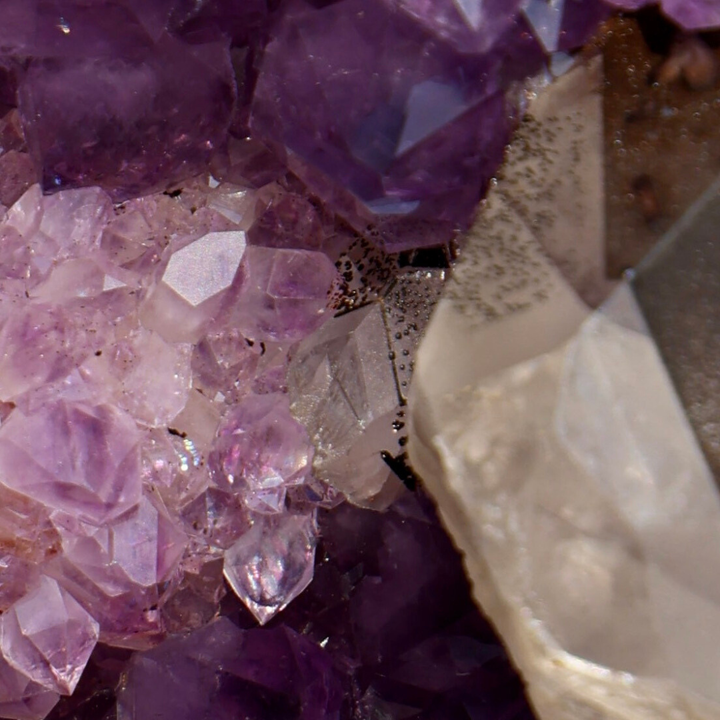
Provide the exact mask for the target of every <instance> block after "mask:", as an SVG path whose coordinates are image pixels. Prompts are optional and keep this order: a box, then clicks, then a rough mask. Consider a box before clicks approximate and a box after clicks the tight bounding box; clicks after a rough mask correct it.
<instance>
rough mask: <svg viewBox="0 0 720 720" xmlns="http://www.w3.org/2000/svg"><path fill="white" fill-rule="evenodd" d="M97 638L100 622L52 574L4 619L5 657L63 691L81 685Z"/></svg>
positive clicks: (0, 627)
mask: <svg viewBox="0 0 720 720" xmlns="http://www.w3.org/2000/svg"><path fill="white" fill-rule="evenodd" d="M97 640H98V624H97V622H96V621H95V620H94V619H93V618H92V616H91V615H90V614H89V613H87V612H86V611H85V610H84V609H83V608H82V607H81V606H80V605H79V604H78V602H77V601H76V600H75V599H74V598H73V597H72V596H71V595H70V594H69V593H68V592H67V591H65V590H63V589H62V588H61V587H60V586H59V585H58V584H57V582H56V581H55V580H53V579H51V578H49V577H46V576H43V577H41V579H40V582H39V583H38V584H37V586H36V587H35V588H33V589H32V590H31V591H30V593H28V594H27V595H26V596H25V597H23V598H22V599H20V600H18V601H17V602H16V603H15V604H14V605H13V606H12V607H11V608H10V609H9V610H8V611H7V612H6V613H5V614H3V616H2V618H1V619H0V650H1V651H2V654H3V656H4V658H5V660H7V661H8V662H9V663H10V664H11V665H13V666H14V667H15V668H16V669H17V670H19V671H20V672H22V673H24V674H25V675H27V676H28V677H29V678H30V679H31V680H33V681H34V682H37V683H38V684H40V685H42V686H43V687H45V688H47V689H48V690H51V691H53V692H58V693H61V694H63V695H70V694H71V693H72V692H73V690H74V689H75V686H76V685H77V683H78V681H79V680H80V675H81V674H82V671H83V669H84V668H85V665H86V664H87V661H88V659H89V658H90V653H91V652H92V650H93V648H94V647H95V643H96V642H97Z"/></svg>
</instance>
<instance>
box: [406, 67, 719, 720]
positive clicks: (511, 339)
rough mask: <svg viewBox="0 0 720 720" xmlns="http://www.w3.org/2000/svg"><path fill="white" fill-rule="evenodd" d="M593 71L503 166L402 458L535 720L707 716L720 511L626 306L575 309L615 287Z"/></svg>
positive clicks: (437, 322)
mask: <svg viewBox="0 0 720 720" xmlns="http://www.w3.org/2000/svg"><path fill="white" fill-rule="evenodd" d="M598 70H599V68H598V67H595V68H594V69H593V66H592V65H590V66H589V67H586V68H577V69H575V70H574V71H572V72H571V73H570V74H569V75H568V76H567V77H565V78H563V79H562V80H561V81H559V82H558V83H557V84H556V85H555V86H553V87H551V88H549V89H547V90H546V91H544V92H543V93H541V94H540V95H539V96H538V98H537V101H536V102H535V103H534V104H533V105H532V106H531V108H530V112H529V114H530V116H531V119H530V121H529V124H528V123H527V122H526V123H525V125H524V127H523V128H521V130H520V131H519V133H518V134H517V136H516V141H515V143H514V144H513V145H511V147H510V148H509V150H508V162H507V164H506V166H505V168H504V170H503V172H502V174H501V176H500V177H499V179H498V183H497V186H496V187H495V188H493V190H492V191H491V193H490V194H489V196H488V199H487V201H486V204H485V206H484V207H483V209H482V211H481V213H480V217H479V219H478V222H477V223H476V225H475V227H474V228H473V230H472V231H471V232H470V234H469V237H468V238H467V241H466V245H465V247H464V249H463V257H462V259H461V261H460V262H459V264H458V265H457V267H456V268H455V272H454V274H453V278H452V279H451V280H450V282H449V284H448V286H447V288H446V293H445V296H444V297H443V298H442V299H441V301H440V303H439V304H438V307H437V309H436V312H435V314H434V316H433V319H432V320H431V322H430V324H429V326H428V328H427V331H426V333H425V337H424V339H423V341H422V344H421V347H420V350H419V352H418V354H417V356H416V369H415V373H414V375H413V387H412V391H411V397H410V420H411V432H410V443H409V454H410V460H411V462H412V465H413V467H414V468H415V469H416V470H417V471H418V472H419V474H420V475H421V476H422V478H423V479H424V480H425V481H426V484H427V487H428V488H429V489H430V490H431V491H432V492H433V493H434V495H435V497H436V499H437V501H438V504H439V508H440V513H441V515H442V516H443V519H444V520H445V522H446V525H447V527H448V529H449V530H450V532H451V533H452V534H453V536H454V538H455V540H456V542H457V544H458V546H459V547H460V548H461V549H462V550H463V552H464V554H465V562H466V565H467V568H468V572H469V575H470V577H471V579H472V581H473V584H474V592H475V596H476V598H477V599H478V601H479V603H480V605H481V606H482V607H483V608H484V610H485V611H486V612H487V613H488V615H489V616H490V617H491V619H492V620H493V622H494V624H495V626H496V627H497V629H498V630H499V632H500V634H501V635H502V637H503V639H504V641H505V642H506V643H507V646H508V648H509V650H510V653H511V655H512V656H513V659H514V661H515V663H516V665H517V667H518V668H519V669H520V670H521V672H522V673H523V675H524V676H525V679H526V682H527V685H528V692H529V696H530V698H531V700H532V702H533V705H534V706H535V709H536V711H537V713H538V715H539V717H541V718H543V720H635V719H636V718H637V719H640V718H643V719H644V718H648V719H649V718H677V719H678V720H699V719H700V718H702V719H703V720H708V719H710V718H712V719H713V720H714V719H716V718H720V691H719V690H718V688H719V687H720V685H718V682H717V678H718V668H720V650H718V648H720V630H719V628H720V610H718V608H719V607H720V581H718V578H720V551H719V549H720V497H718V493H717V490H716V488H715V486H714V483H713V478H712V474H711V472H710V469H709V467H708V465H707V462H706V460H705V458H704V456H703V455H702V453H701V451H700V448H699V447H698V443H697V440H696V438H695V436H694V435H693V432H692V429H691V427H690V425H689V423H688V420H687V417H686V416H685V413H684V410H683V407H682V405H681V403H680V402H679V400H678V397H677V394H676V392H675V389H674V387H673V384H672V382H671V380H670V377H669V375H668V373H667V370H666V368H665V366H664V364H663V361H662V359H661V357H660V354H659V352H658V349H657V347H656V345H655V343H654V341H653V337H652V336H651V335H650V334H649V332H648V330H647V327H646V326H645V322H644V318H643V314H642V310H641V308H640V307H639V306H638V305H637V303H636V302H635V299H634V296H633V294H632V292H631V290H630V288H629V287H628V286H627V285H621V286H620V287H618V288H616V289H615V290H614V291H613V293H612V294H611V295H610V297H609V298H607V299H605V300H604V302H602V304H601V305H600V308H599V309H598V310H596V311H595V312H594V313H593V312H591V309H590V307H588V306H587V305H584V304H583V303H581V302H580V300H579V296H581V297H582V298H583V299H584V300H586V302H588V303H590V304H596V303H597V302H599V301H600V300H602V299H603V297H604V296H605V294H606V292H607V290H608V289H610V286H609V285H608V284H607V283H605V282H604V281H603V280H602V275H603V273H602V272H601V269H602V254H601V253H598V252H595V250H598V249H601V247H602V244H601V240H602V223H601V222H600V221H599V217H600V211H601V208H602V203H603V194H602V167H601V164H600V162H599V160H600V158H601V155H600V139H601V130H602V125H601V122H600V117H601V116H600V107H599V96H598V95H597V93H596V92H595V91H594V90H593V88H594V87H597V82H598V80H599V77H598V75H594V74H593V73H596V72H597V71H598ZM559 108H563V110H562V111H560V110H559ZM528 130H531V132H528ZM573 157H575V158H577V160H576V161H575V162H573V161H572V158H573ZM537 178H542V180H541V181H540V185H539V184H538V180H537ZM718 187H720V181H719V183H718V186H717V187H716V188H715V190H714V191H713V192H715V193H717V192H718V189H717V188H718ZM581 246H582V252H580V251H579V250H576V248H578V249H579V248H580V247H581ZM574 250H576V251H575V252H573V251H574ZM563 259H564V260H565V261H564V262H563ZM554 263H556V264H557V265H556V264H554Z"/></svg>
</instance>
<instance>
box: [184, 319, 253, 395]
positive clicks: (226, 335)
mask: <svg viewBox="0 0 720 720" xmlns="http://www.w3.org/2000/svg"><path fill="white" fill-rule="evenodd" d="M260 353H261V348H260V345H259V343H257V344H256V343H255V342H253V341H252V340H251V341H249V342H248V340H247V339H246V338H245V337H243V335H242V333H240V332H239V331H238V330H237V329H235V328H232V327H231V328H223V329H214V330H211V331H210V332H208V334H207V335H205V337H204V338H202V339H201V340H200V342H198V343H197V344H196V345H195V347H194V348H193V354H192V370H193V381H194V382H195V384H196V386H197V387H200V388H202V389H203V391H205V392H206V394H207V395H208V396H210V397H214V396H215V394H216V393H218V392H222V394H223V395H224V396H225V397H226V398H227V399H228V400H237V399H239V397H240V396H241V395H243V394H244V393H245V391H246V388H247V386H248V385H249V384H250V383H251V382H252V379H253V377H254V376H255V372H256V370H257V368H258V364H259V362H260Z"/></svg>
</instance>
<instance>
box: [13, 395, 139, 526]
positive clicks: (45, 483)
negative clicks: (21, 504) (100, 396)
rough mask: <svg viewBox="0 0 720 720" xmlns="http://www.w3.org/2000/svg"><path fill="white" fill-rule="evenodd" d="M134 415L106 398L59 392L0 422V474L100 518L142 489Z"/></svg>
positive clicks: (51, 502) (44, 498)
mask: <svg viewBox="0 0 720 720" xmlns="http://www.w3.org/2000/svg"><path fill="white" fill-rule="evenodd" d="M138 440H139V435H138V432H137V430H136V427H135V423H134V422H133V421H132V418H130V417H129V416H128V415H126V414H125V413H123V412H122V411H120V410H118V409H116V408H113V407H111V406H108V405H98V406H90V405H86V404H83V403H70V402H66V401H63V400H60V401H58V402H56V403H54V404H51V405H47V406H45V407H43V408H42V409H39V410H37V411H36V412H34V413H32V414H29V415H24V414H23V413H21V412H20V411H19V410H16V411H15V412H14V413H13V414H12V416H11V418H10V419H9V420H8V421H7V422H6V423H3V425H2V427H0V467H1V468H2V481H3V483H4V484H5V485H6V486H8V487H10V488H11V489H14V490H17V491H18V492H20V493H22V494H24V495H27V496H28V497H30V498H32V499H33V500H36V501H38V502H41V503H42V504H44V505H46V506H48V507H50V508H53V509H59V510H64V511H65V512H69V513H73V514H76V515H77V517H79V518H81V519H85V520H87V521H88V522H90V523H104V522H107V521H108V520H111V519H114V518H116V517H118V516H119V515H121V514H122V513H124V512H125V511H127V510H129V509H130V508H132V507H133V505H135V504H136V503H137V502H138V501H139V500H140V495H141V485H140V472H139V470H140V458H139V454H138V447H137V443H138Z"/></svg>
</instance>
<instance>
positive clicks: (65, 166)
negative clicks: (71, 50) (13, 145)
mask: <svg viewBox="0 0 720 720" xmlns="http://www.w3.org/2000/svg"><path fill="white" fill-rule="evenodd" d="M123 25H125V26H127V24H126V23H123ZM120 28H122V25H121V26H120ZM120 28H115V29H113V34H112V35H111V36H110V38H111V39H110V41H109V42H110V44H111V48H113V46H116V45H117V43H116V41H115V39H116V38H119V39H120V42H121V43H122V42H123V40H124V41H125V42H127V43H130V42H131V40H130V37H128V36H126V37H124V38H123V30H122V29H120ZM69 33H70V35H74V28H73V27H72V26H71V27H70V28H69ZM143 41H144V42H143ZM73 42H74V44H75V47H77V48H78V49H79V51H80V52H79V54H78V55H77V56H74V57H62V56H60V57H57V56H55V54H54V53H53V51H52V50H51V49H50V48H48V49H47V52H48V55H49V56H47V57H36V58H35V59H33V60H32V61H31V63H30V66H29V67H28V69H27V72H26V74H25V75H24V77H23V80H22V82H21V85H20V89H19V99H20V111H21V115H22V116H23V119H24V128H25V133H26V136H27V140H28V147H29V148H30V150H31V154H32V156H33V159H34V161H35V163H36V165H37V167H38V168H39V171H40V173H41V177H42V183H43V187H44V188H45V189H46V190H55V189H60V188H68V187H77V186H79V185H96V184H100V185H102V186H103V187H105V188H106V189H107V190H108V191H110V192H111V193H112V195H113V197H114V198H115V199H125V198H127V197H131V196H133V195H135V194H138V193H140V192H147V191H148V190H153V189H163V188H164V187H167V185H168V184H170V183H172V182H173V180H177V179H182V178H184V177H187V175H189V174H191V173H192V172H197V171H199V170H201V169H202V168H203V166H204V165H205V164H206V163H207V162H208V161H209V159H210V157H211V154H212V151H213V149H214V148H215V147H217V146H219V145H220V143H221V142H222V141H223V140H224V137H225V134H226V132H227V129H228V126H229V124H230V119H231V112H232V108H233V102H234V93H235V86H234V83H233V80H232V68H231V64H230V57H229V53H228V50H227V48H226V47H223V45H222V44H221V43H205V44H197V45H188V44H185V43H182V42H180V41H178V40H177V39H175V38H173V37H171V36H169V35H167V34H163V35H161V36H160V37H159V38H157V40H156V41H154V42H150V40H149V38H147V36H145V37H142V36H141V38H140V39H139V41H138V45H137V46H136V47H134V48H132V49H131V50H129V51H128V50H125V51H124V49H123V48H117V47H115V48H114V49H108V48H103V51H102V52H100V51H99V49H98V48H93V47H92V46H90V47H87V48H83V46H82V42H83V37H82V34H80V35H79V36H76V37H74V39H73ZM82 50H84V51H85V52H82ZM168 117H170V118H172V121H171V122H168V121H167V118H168Z"/></svg>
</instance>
